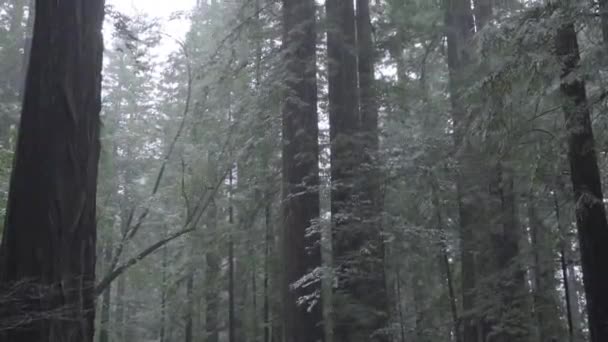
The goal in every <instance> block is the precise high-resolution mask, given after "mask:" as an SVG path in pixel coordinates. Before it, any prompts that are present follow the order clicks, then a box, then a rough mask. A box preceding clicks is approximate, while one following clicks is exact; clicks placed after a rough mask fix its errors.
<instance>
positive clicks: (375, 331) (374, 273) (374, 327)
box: [356, 0, 390, 341]
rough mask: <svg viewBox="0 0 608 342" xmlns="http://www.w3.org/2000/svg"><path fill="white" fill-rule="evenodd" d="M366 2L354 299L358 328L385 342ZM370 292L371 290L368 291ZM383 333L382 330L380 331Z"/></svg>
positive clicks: (360, 23)
mask: <svg viewBox="0 0 608 342" xmlns="http://www.w3.org/2000/svg"><path fill="white" fill-rule="evenodd" d="M369 2H370V1H369V0H357V2H356V4H357V12H356V14H357V16H356V28H357V30H356V32H357V54H358V56H357V57H358V62H359V63H358V72H359V100H360V106H359V114H360V118H359V120H360V122H359V137H360V142H361V144H362V150H363V161H362V163H361V164H360V165H359V169H360V170H359V174H358V175H357V177H358V179H359V182H360V186H359V189H358V190H359V196H358V197H359V198H360V199H361V203H360V209H359V210H358V212H359V213H360V215H361V223H362V229H363V230H364V231H363V232H362V235H364V236H365V237H364V239H363V240H364V241H365V242H364V244H365V247H366V249H367V250H368V251H369V255H368V256H367V257H366V258H365V259H364V260H362V262H363V267H361V268H360V271H363V272H364V274H362V277H361V280H360V281H358V284H357V285H356V287H358V288H359V289H358V290H356V291H358V292H359V291H360V293H359V295H358V296H356V298H357V299H359V300H360V301H361V303H362V304H363V305H365V306H366V307H367V308H369V310H367V312H366V316H367V319H366V320H365V322H366V323H367V324H366V327H362V328H363V329H364V330H367V332H365V334H366V335H368V336H374V338H373V341H388V340H389V337H390V336H389V334H387V333H385V332H383V329H385V328H386V327H387V324H388V313H389V310H390V305H389V299H388V291H387V288H386V278H385V273H384V241H383V236H382V226H381V223H382V220H381V218H382V205H381V203H382V201H381V189H380V184H381V182H382V180H381V175H380V168H379V160H378V157H379V156H378V152H379V137H378V104H377V95H376V80H375V73H374V66H375V63H374V60H375V47H374V42H373V36H372V29H373V28H372V22H371V13H370V3H369ZM370 289H372V290H370ZM384 331H386V330H384Z"/></svg>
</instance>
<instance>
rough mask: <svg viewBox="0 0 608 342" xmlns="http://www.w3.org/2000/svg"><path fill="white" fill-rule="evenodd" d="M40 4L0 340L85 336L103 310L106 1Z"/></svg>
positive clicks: (1, 277)
mask: <svg viewBox="0 0 608 342" xmlns="http://www.w3.org/2000/svg"><path fill="white" fill-rule="evenodd" d="M36 14H37V15H36V19H35V24H34V38H33V42H32V49H31V57H30V63H29V70H28V74H27V81H26V87H25V97H24V101H23V110H22V118H21V124H20V127H19V136H18V142H17V150H16V155H15V161H14V169H13V175H12V180H11V186H10V194H9V201H8V211H7V219H6V228H5V232H4V235H3V240H2V245H1V250H0V286H1V289H0V290H1V291H2V292H3V293H6V292H5V291H13V292H12V298H11V301H10V302H9V303H8V304H7V305H3V306H2V309H3V310H1V312H0V317H1V318H0V320H1V321H2V322H3V323H4V324H8V325H9V327H8V328H10V329H6V328H7V327H5V329H2V330H3V331H2V333H1V334H0V341H7V342H8V341H62V342H71V341H74V342H76V341H78V342H83V341H84V342H86V341H92V340H93V333H94V318H95V305H94V304H95V293H94V288H95V286H94V282H95V261H96V255H95V242H96V221H95V220H96V219H95V211H96V199H95V197H96V183H97V164H98V159H99V148H100V146H99V127H100V122H99V112H100V109H101V67H102V52H103V39H102V33H101V27H102V22H103V16H104V1H103V0H92V1H91V0H87V1H84V0H67V1H59V2H57V1H50V2H49V1H44V0H39V1H36ZM15 315H17V317H15ZM19 315H25V316H26V317H28V320H25V321H24V320H23V318H24V317H19ZM20 323H22V324H20ZM11 324H15V325H18V326H10V325H11Z"/></svg>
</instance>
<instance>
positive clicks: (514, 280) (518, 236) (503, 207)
mask: <svg viewBox="0 0 608 342" xmlns="http://www.w3.org/2000/svg"><path fill="white" fill-rule="evenodd" d="M495 173H496V175H497V176H498V177H500V178H498V179H497V183H496V185H497V186H498V188H497V189H496V190H497V193H496V195H497V196H496V197H497V198H498V199H499V200H500V207H499V208H498V209H499V212H500V214H499V222H498V223H499V227H500V233H499V234H497V235H494V236H493V237H494V238H495V239H494V240H493V242H494V244H493V248H494V253H495V257H496V262H497V263H496V268H495V269H494V270H493V274H494V276H495V277H496V278H497V280H498V283H497V290H498V291H500V292H499V295H500V299H499V300H500V301H499V304H498V305H496V306H495V308H493V310H492V311H493V312H494V313H497V314H498V315H497V316H496V317H497V318H498V320H496V321H495V322H493V320H487V322H488V323H489V324H490V327H491V329H490V330H489V331H486V334H485V337H484V338H488V335H489V334H491V333H497V332H498V336H499V338H500V341H504V342H518V341H519V342H524V341H528V340H529V337H530V329H531V327H530V325H529V321H530V316H528V314H529V312H530V308H531V307H530V303H529V294H528V287H527V284H526V274H525V270H524V266H523V264H522V262H521V255H520V241H522V228H521V226H520V223H519V219H518V217H519V215H518V208H517V195H516V193H515V185H514V179H513V171H512V170H510V169H508V168H506V167H505V166H504V165H503V163H502V162H499V163H498V165H497V168H496V170H495ZM491 219H492V218H491ZM490 222H492V221H490ZM494 324H496V325H494ZM496 340H497V341H499V339H496Z"/></svg>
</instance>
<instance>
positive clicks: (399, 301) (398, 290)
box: [395, 269, 406, 342]
mask: <svg viewBox="0 0 608 342" xmlns="http://www.w3.org/2000/svg"><path fill="white" fill-rule="evenodd" d="M395 278H396V279H395V281H396V282H397V284H396V285H395V287H396V294H397V312H398V313H399V334H400V337H401V342H406V340H405V317H404V315H403V302H402V301H403V299H402V298H401V274H400V272H399V270H398V269H397V270H396V272H395Z"/></svg>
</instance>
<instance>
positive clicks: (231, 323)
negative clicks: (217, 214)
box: [228, 169, 236, 342]
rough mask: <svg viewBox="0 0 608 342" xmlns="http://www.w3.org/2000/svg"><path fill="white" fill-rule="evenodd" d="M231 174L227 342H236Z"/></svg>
mask: <svg viewBox="0 0 608 342" xmlns="http://www.w3.org/2000/svg"><path fill="white" fill-rule="evenodd" d="M233 172H234V169H231V170H230V174H229V176H228V182H229V183H228V187H229V189H228V192H229V193H228V196H229V200H228V201H229V203H228V225H229V229H230V232H229V237H228V342H236V335H235V334H236V322H235V319H236V318H235V298H234V297H235V293H234V204H233V202H232V199H233V198H232V196H233V191H234V190H233V189H234V184H233V175H232V174H233Z"/></svg>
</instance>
